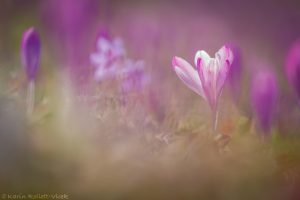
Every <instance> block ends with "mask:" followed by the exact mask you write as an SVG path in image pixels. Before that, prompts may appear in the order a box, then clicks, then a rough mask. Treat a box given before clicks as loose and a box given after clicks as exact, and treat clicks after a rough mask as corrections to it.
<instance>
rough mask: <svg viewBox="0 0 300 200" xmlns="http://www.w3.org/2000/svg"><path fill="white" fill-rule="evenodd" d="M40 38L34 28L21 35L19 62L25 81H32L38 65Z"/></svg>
mask: <svg viewBox="0 0 300 200" xmlns="http://www.w3.org/2000/svg"><path fill="white" fill-rule="evenodd" d="M40 49H41V44H40V38H39V34H38V33H37V32H36V30H35V29H34V28H29V29H27V30H26V31H25V32H24V33H23V37H22V43H21V60H22V64H23V67H24V69H25V72H26V75H27V79H28V80H29V81H33V80H34V79H35V78H36V73H37V70H38V68H39V65H40Z"/></svg>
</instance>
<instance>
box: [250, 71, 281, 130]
mask: <svg viewBox="0 0 300 200" xmlns="http://www.w3.org/2000/svg"><path fill="white" fill-rule="evenodd" d="M277 97H278V86H277V79H276V76H275V75H274V73H273V72H271V71H267V70H262V71H259V72H258V73H257V74H256V76H255V77H254V78H253V82H252V88H251V102H252V107H253V110H254V114H255V117H256V119H257V122H258V125H259V127H260V128H261V129H262V131H263V132H264V133H265V134H267V133H269V132H270V129H271V122H272V117H273V114H274V110H275V107H276V102H277Z"/></svg>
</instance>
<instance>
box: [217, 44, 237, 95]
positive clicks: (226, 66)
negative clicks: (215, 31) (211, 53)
mask: <svg viewBox="0 0 300 200" xmlns="http://www.w3.org/2000/svg"><path fill="white" fill-rule="evenodd" d="M216 60H217V62H218V64H219V66H218V67H219V69H218V75H217V84H216V85H217V88H216V89H217V93H218V94H217V95H220V93H221V91H222V89H223V86H224V83H225V81H226V79H227V77H228V74H229V70H230V66H231V64H232V62H233V53H232V51H231V50H230V49H229V48H228V47H226V46H223V47H222V48H221V49H220V50H219V51H218V52H217V53H216Z"/></svg>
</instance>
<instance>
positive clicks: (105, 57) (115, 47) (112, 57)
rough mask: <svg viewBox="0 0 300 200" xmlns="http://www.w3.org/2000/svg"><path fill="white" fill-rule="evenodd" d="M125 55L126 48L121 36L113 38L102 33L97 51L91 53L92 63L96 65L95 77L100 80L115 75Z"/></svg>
mask: <svg viewBox="0 0 300 200" xmlns="http://www.w3.org/2000/svg"><path fill="white" fill-rule="evenodd" d="M124 56H125V49H124V47H123V42H122V40H121V39H120V38H114V39H111V38H110V37H109V36H108V35H107V34H100V36H99V37H98V40H97V45H96V52H94V53H92V54H91V55H90V60H91V64H92V65H93V66H95V69H96V70H95V74H94V75H95V79H96V80H98V81H102V80H105V79H107V78H111V77H113V76H114V75H115V74H116V73H117V70H118V64H120V62H122V60H123V58H124Z"/></svg>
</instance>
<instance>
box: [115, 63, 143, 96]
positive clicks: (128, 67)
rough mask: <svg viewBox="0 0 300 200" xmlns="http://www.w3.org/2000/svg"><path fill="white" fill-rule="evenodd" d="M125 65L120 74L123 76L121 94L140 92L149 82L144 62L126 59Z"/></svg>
mask: <svg viewBox="0 0 300 200" xmlns="http://www.w3.org/2000/svg"><path fill="white" fill-rule="evenodd" d="M125 63H126V64H125V66H124V68H123V70H122V72H121V73H122V76H123V79H122V84H121V90H122V92H123V93H129V92H132V91H141V89H142V88H143V87H144V86H145V85H146V84H147V82H148V81H149V76H148V74H147V73H146V72H145V65H144V62H143V61H133V60H130V59H127V60H126V62H125Z"/></svg>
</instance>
